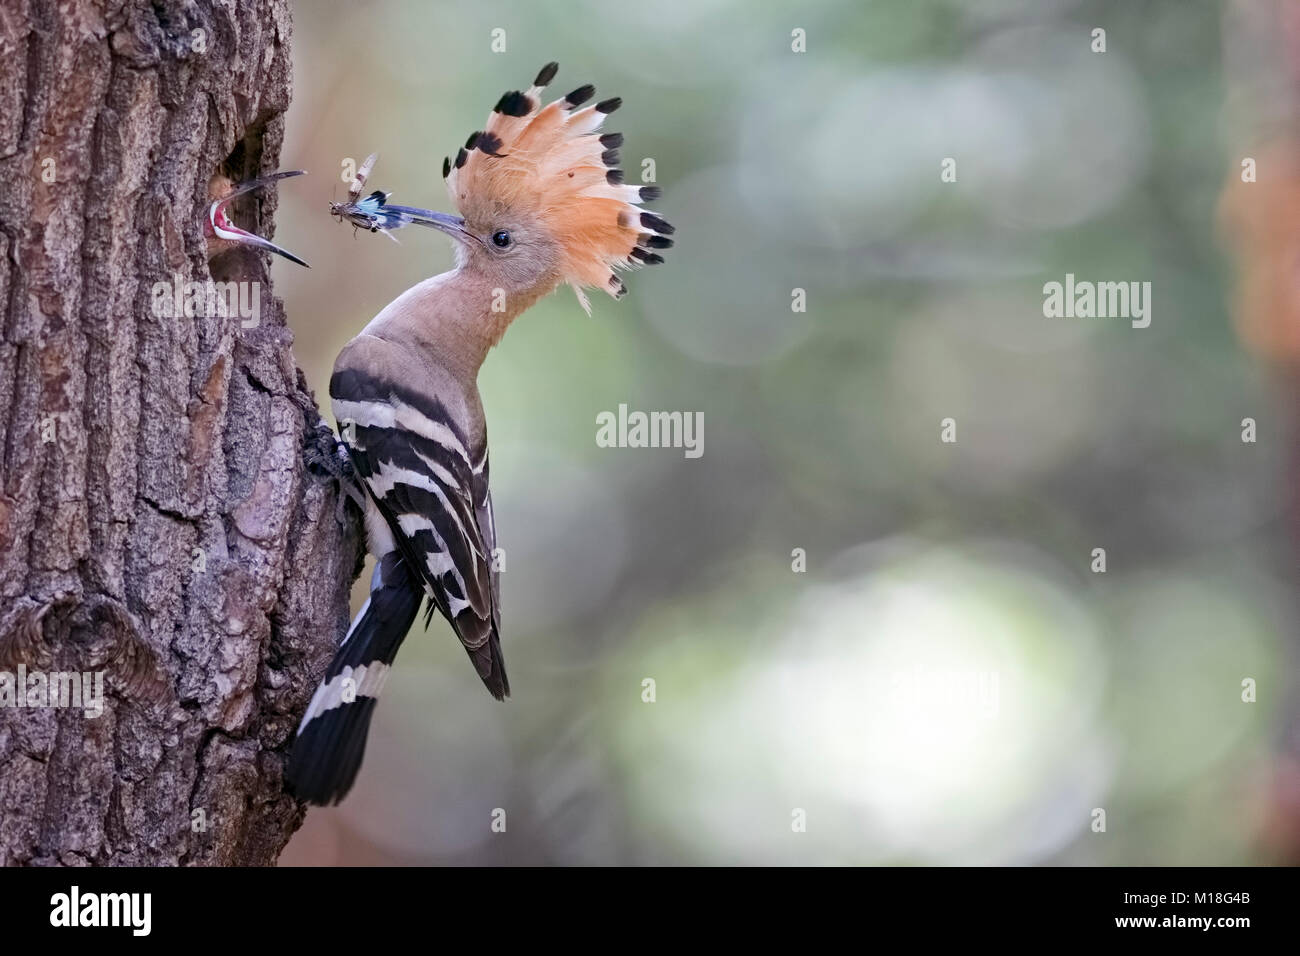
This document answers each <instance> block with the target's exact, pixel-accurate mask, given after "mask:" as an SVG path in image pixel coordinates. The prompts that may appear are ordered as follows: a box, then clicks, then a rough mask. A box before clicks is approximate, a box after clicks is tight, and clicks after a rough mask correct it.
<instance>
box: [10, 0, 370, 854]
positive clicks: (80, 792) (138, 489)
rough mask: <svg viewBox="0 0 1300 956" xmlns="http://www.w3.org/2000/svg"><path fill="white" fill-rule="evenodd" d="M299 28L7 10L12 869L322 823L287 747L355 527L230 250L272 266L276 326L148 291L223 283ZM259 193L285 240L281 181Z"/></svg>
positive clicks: (278, 344) (27, 1)
mask: <svg viewBox="0 0 1300 956" xmlns="http://www.w3.org/2000/svg"><path fill="white" fill-rule="evenodd" d="M290 25H291V24H290V16H289V11H288V6H287V2H286V0H257V2H254V0H243V2H237V3H233V4H232V3H220V2H217V0H153V2H145V0H98V2H96V0H64V2H61V3H58V4H57V5H56V4H55V3H54V2H53V0H5V3H4V6H3V8H0V309H3V313H4V315H3V319H4V327H3V342H0V441H2V442H3V444H2V445H0V672H7V673H9V674H11V675H14V676H13V679H14V681H15V684H16V683H17V678H18V677H21V676H23V675H22V674H21V671H22V670H23V669H25V670H26V672H27V680H26V691H27V697H26V700H25V701H23V700H21V699H17V700H15V699H13V698H12V697H11V699H10V700H7V701H6V700H5V699H4V686H3V684H0V703H5V704H6V706H0V862H2V863H5V864H9V865H13V864H46V865H49V864H128V865H168V864H269V863H272V862H274V860H275V858H276V857H277V855H278V854H279V853H280V851H281V849H282V848H283V847H284V844H285V843H286V842H287V841H288V839H289V836H290V834H291V833H292V832H293V831H294V829H296V828H297V826H298V825H299V823H300V822H301V820H302V814H303V811H302V807H301V806H300V805H299V804H298V803H297V802H296V801H295V800H294V799H292V797H290V796H289V795H287V794H286V793H285V792H284V787H283V774H282V771H283V766H284V755H285V752H286V750H287V749H288V745H289V743H290V742H291V740H292V735H293V731H294V729H295V727H296V717H297V715H299V714H301V713H302V711H303V709H304V708H305V706H306V702H307V699H308V697H309V696H310V694H311V690H312V683H313V678H312V676H311V675H313V674H314V675H319V673H320V672H321V671H322V670H323V668H324V660H325V658H327V657H328V656H329V654H330V652H331V649H332V646H333V644H334V641H335V639H336V638H337V636H338V634H339V633H340V629H341V628H342V627H344V626H346V619H347V601H348V591H349V584H350V582H351V581H352V579H353V577H354V576H355V573H356V572H357V570H358V569H359V565H358V562H359V557H360V555H359V546H358V535H357V529H356V526H355V523H354V522H353V520H352V519H351V517H349V518H348V520H347V521H346V522H340V520H339V518H338V516H337V515H338V512H337V510H336V504H337V490H336V487H335V485H334V483H333V482H332V481H331V480H329V479H327V478H322V477H318V476H316V475H314V474H312V473H311V472H309V471H307V470H306V469H305V468H304V464H303V457H304V455H303V453H304V446H305V443H310V442H311V441H313V438H314V437H319V435H318V432H317V429H318V428H319V427H320V422H319V417H318V416H317V414H316V412H315V404H314V400H313V398H312V396H311V395H310V393H309V392H308V391H307V390H306V386H305V384H304V382H303V380H302V376H301V374H300V373H299V372H298V371H297V370H296V368H295V365H294V361H293V357H292V354H291V351H290V344H291V341H292V336H291V335H290V333H289V332H288V330H287V329H286V328H285V325H284V315H283V310H282V307H281V304H280V302H279V301H278V300H277V299H276V298H275V297H274V296H273V295H272V294H271V293H270V287H269V275H268V266H267V263H266V261H265V256H264V254H263V255H259V254H257V253H253V252H251V251H243V250H235V251H232V252H228V253H224V254H222V255H220V256H218V257H217V258H215V259H213V260H211V275H212V278H214V279H215V280H217V281H239V282H246V283H251V282H257V283H259V286H258V287H257V294H258V295H259V296H260V299H259V301H260V304H261V315H260V324H258V325H257V326H256V327H251V328H245V327H244V325H245V324H247V323H246V322H244V321H242V320H241V319H240V317H239V316H232V317H225V316H213V317H202V316H199V317H190V318H187V317H185V315H184V313H183V311H182V313H181V314H180V315H174V314H160V311H161V312H163V313H166V310H165V309H164V310H160V309H159V306H158V300H157V297H156V294H155V291H154V290H155V283H159V282H162V283H165V284H166V286H165V288H168V289H171V288H173V287H174V286H175V284H176V283H178V282H182V283H183V282H185V281H188V280H198V281H200V282H202V281H206V280H207V279H208V276H209V260H208V258H207V255H206V252H205V245H204V238H203V232H202V221H203V215H204V212H205V210H206V206H207V203H208V199H207V188H208V182H209V180H210V179H211V178H212V177H213V176H214V175H215V174H217V173H219V172H224V173H225V174H226V175H227V176H229V177H230V178H231V179H234V180H236V181H239V180H243V179H247V178H251V177H253V176H256V175H260V174H263V173H265V172H267V171H270V170H272V169H274V168H275V165H276V163H277V161H278V154H279V150H280V144H281V139H282V135H283V128H284V119H283V118H284V111H285V110H286V109H287V107H288V105H289V93H290V80H291V63H290V56H289V38H290ZM240 202H241V203H243V207H241V208H240V210H239V216H238V218H239V221H240V223H241V225H243V226H244V227H245V228H250V229H255V230H256V231H258V232H259V233H260V234H262V235H267V234H268V231H269V220H270V216H271V213H272V212H273V210H274V205H275V193H274V191H273V190H271V191H269V192H267V193H264V194H263V193H258V194H254V196H253V197H252V198H251V199H250V200H240ZM244 207H246V208H244ZM259 207H260V208H259ZM37 671H40V672H42V673H44V674H47V675H55V678H56V679H58V678H57V675H58V674H60V673H63V674H67V673H70V672H77V673H78V674H85V675H90V676H88V677H86V678H85V680H84V684H85V685H86V686H85V692H86V697H91V696H92V694H91V687H92V686H93V682H94V677H93V675H94V674H95V673H96V672H98V673H100V674H102V680H103V692H104V701H103V713H102V715H101V716H98V717H93V716H89V715H88V713H87V711H91V712H93V706H89V707H87V706H83V707H75V706H60V707H52V706H45V707H42V706H40V704H41V703H42V700H41V697H40V695H39V693H38V692H37V690H36V689H35V688H36V686H37V684H38V678H37V677H36V676H33V675H34V674H35V672H37ZM59 680H60V683H61V685H62V688H63V690H65V691H69V690H70V685H69V684H68V683H67V681H68V680H69V678H62V679H59ZM17 690H18V692H19V694H21V690H22V687H21V686H18V687H17ZM34 694H35V695H36V696H35V697H33V695H34ZM49 696H50V697H57V696H58V695H57V694H50V695H49ZM33 701H34V705H33ZM53 702H55V701H53V700H51V701H48V702H47V703H53ZM15 703H18V704H21V703H26V704H27V705H28V706H14V704H15ZM83 703H84V700H83Z"/></svg>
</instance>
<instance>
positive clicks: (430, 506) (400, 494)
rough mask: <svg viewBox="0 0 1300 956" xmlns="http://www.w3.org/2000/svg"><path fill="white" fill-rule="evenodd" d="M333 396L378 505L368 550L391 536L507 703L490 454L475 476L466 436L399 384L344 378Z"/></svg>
mask: <svg viewBox="0 0 1300 956" xmlns="http://www.w3.org/2000/svg"><path fill="white" fill-rule="evenodd" d="M330 394H331V396H332V397H333V399H334V412H335V415H336V417H337V418H338V420H339V425H340V428H341V430H342V432H343V437H344V441H345V442H346V443H347V445H348V450H349V452H350V454H351V457H352V462H353V465H354V466H355V468H356V471H357V476H358V477H359V478H360V479H361V481H362V483H363V484H364V485H365V487H366V490H367V491H368V492H369V495H370V498H371V501H372V502H373V504H374V509H375V513H373V514H371V515H369V516H368V517H367V531H368V533H369V535H370V538H371V547H372V548H373V549H374V550H376V551H381V550H383V549H384V547H385V545H386V544H387V543H388V542H387V541H386V540H384V535H383V533H382V532H383V531H385V530H386V531H387V532H388V533H389V534H390V535H391V544H392V547H394V548H396V549H397V550H399V551H400V552H401V553H402V555H403V557H404V558H405V559H406V562H407V565H408V566H409V567H410V569H411V570H412V571H413V572H414V573H415V574H417V575H418V576H419V578H420V582H421V584H422V585H423V587H424V590H425V594H426V595H427V596H428V598H429V600H430V601H431V602H432V605H433V606H436V607H437V608H438V610H439V611H441V612H442V614H443V615H444V616H445V617H446V618H447V620H448V621H450V622H451V625H452V628H453V629H454V630H455V631H456V635H457V637H459V638H460V641H461V643H462V644H464V645H465V650H466V651H467V652H468V653H469V656H470V659H471V660H472V661H473V662H474V667H475V669H476V670H477V671H478V675H479V677H480V678H481V679H482V680H483V683H484V684H485V685H486V686H487V688H488V690H489V691H490V692H491V693H492V695H493V696H494V697H497V698H498V699H499V698H502V697H504V696H505V695H506V694H508V693H509V692H510V685H509V682H508V680H507V679H506V674H505V665H504V660H503V657H502V653H501V644H500V636H499V633H498V627H499V616H498V612H497V609H496V594H495V591H496V589H495V587H494V583H493V575H492V570H491V567H492V548H493V547H494V546H495V539H496V534H495V529H494V528H492V526H491V508H490V502H489V501H488V498H487V494H486V471H487V458H486V453H485V452H484V453H483V454H482V456H481V459H480V462H479V464H480V467H479V468H478V469H476V467H475V463H474V462H473V461H472V459H471V453H470V450H469V448H468V447H467V442H466V439H465V436H464V435H463V434H462V433H461V432H460V430H459V429H458V428H457V427H456V426H455V425H454V424H453V423H452V420H451V418H450V416H448V415H447V413H446V410H445V409H444V408H443V406H442V405H441V404H440V403H439V402H438V401H437V399H435V398H432V397H430V396H428V395H423V394H419V393H416V392H414V391H413V390H411V389H409V388H406V387H404V386H402V385H399V384H397V383H394V382H388V381H384V380H381V379H378V378H375V377H373V376H369V375H364V374H361V373H353V372H347V371H341V372H338V373H336V374H335V376H334V379H333V380H332V381H331V382H330ZM480 473H481V475H482V477H481V479H480ZM479 502H483V503H484V505H486V507H478V504H479ZM484 518H486V522H485V521H484V520H483V519H484ZM484 524H486V527H484ZM377 526H378V527H377ZM429 613H430V615H432V608H430V612H429Z"/></svg>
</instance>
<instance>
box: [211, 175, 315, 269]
mask: <svg viewBox="0 0 1300 956" xmlns="http://www.w3.org/2000/svg"><path fill="white" fill-rule="evenodd" d="M305 173H306V170H304V169H291V170H287V171H285V172H282V173H272V174H271V175H269V176H263V177H261V178H260V179H250V180H248V182H244V183H240V184H239V185H238V186H236V187H235V188H234V189H232V190H231V191H230V192H229V193H227V194H226V195H225V196H222V197H221V198H220V199H218V200H216V201H215V202H214V203H212V205H211V206H209V207H208V225H209V227H210V228H211V230H212V235H214V236H216V237H217V238H218V239H225V240H227V241H229V242H238V243H242V244H243V245H247V246H254V247H256V248H258V249H265V250H267V251H268V252H274V253H275V254H276V255H278V256H284V258H286V259H288V260H289V261H290V262H296V263H297V264H298V265H300V266H306V268H308V269H310V268H311V266H310V265H308V264H307V262H306V261H305V260H303V259H300V258H298V257H297V256H295V255H294V254H293V253H292V252H290V251H289V250H288V249H283V248H281V247H280V246H277V245H276V244H275V243H274V242H271V240H269V239H263V238H262V237H261V236H259V235H257V234H256V233H252V232H249V231H248V230H247V229H241V228H239V227H238V226H236V225H235V224H234V223H233V222H231V221H230V218H229V217H228V216H227V215H226V206H228V205H229V204H230V203H231V202H232V201H233V200H235V199H238V198H239V197H240V196H243V195H246V194H247V193H250V192H252V191H253V190H255V189H261V188H263V187H264V186H269V185H270V184H271V183H274V182H277V181H278V180H281V179H289V178H290V177H293V176H302V175H304V174H305Z"/></svg>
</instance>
